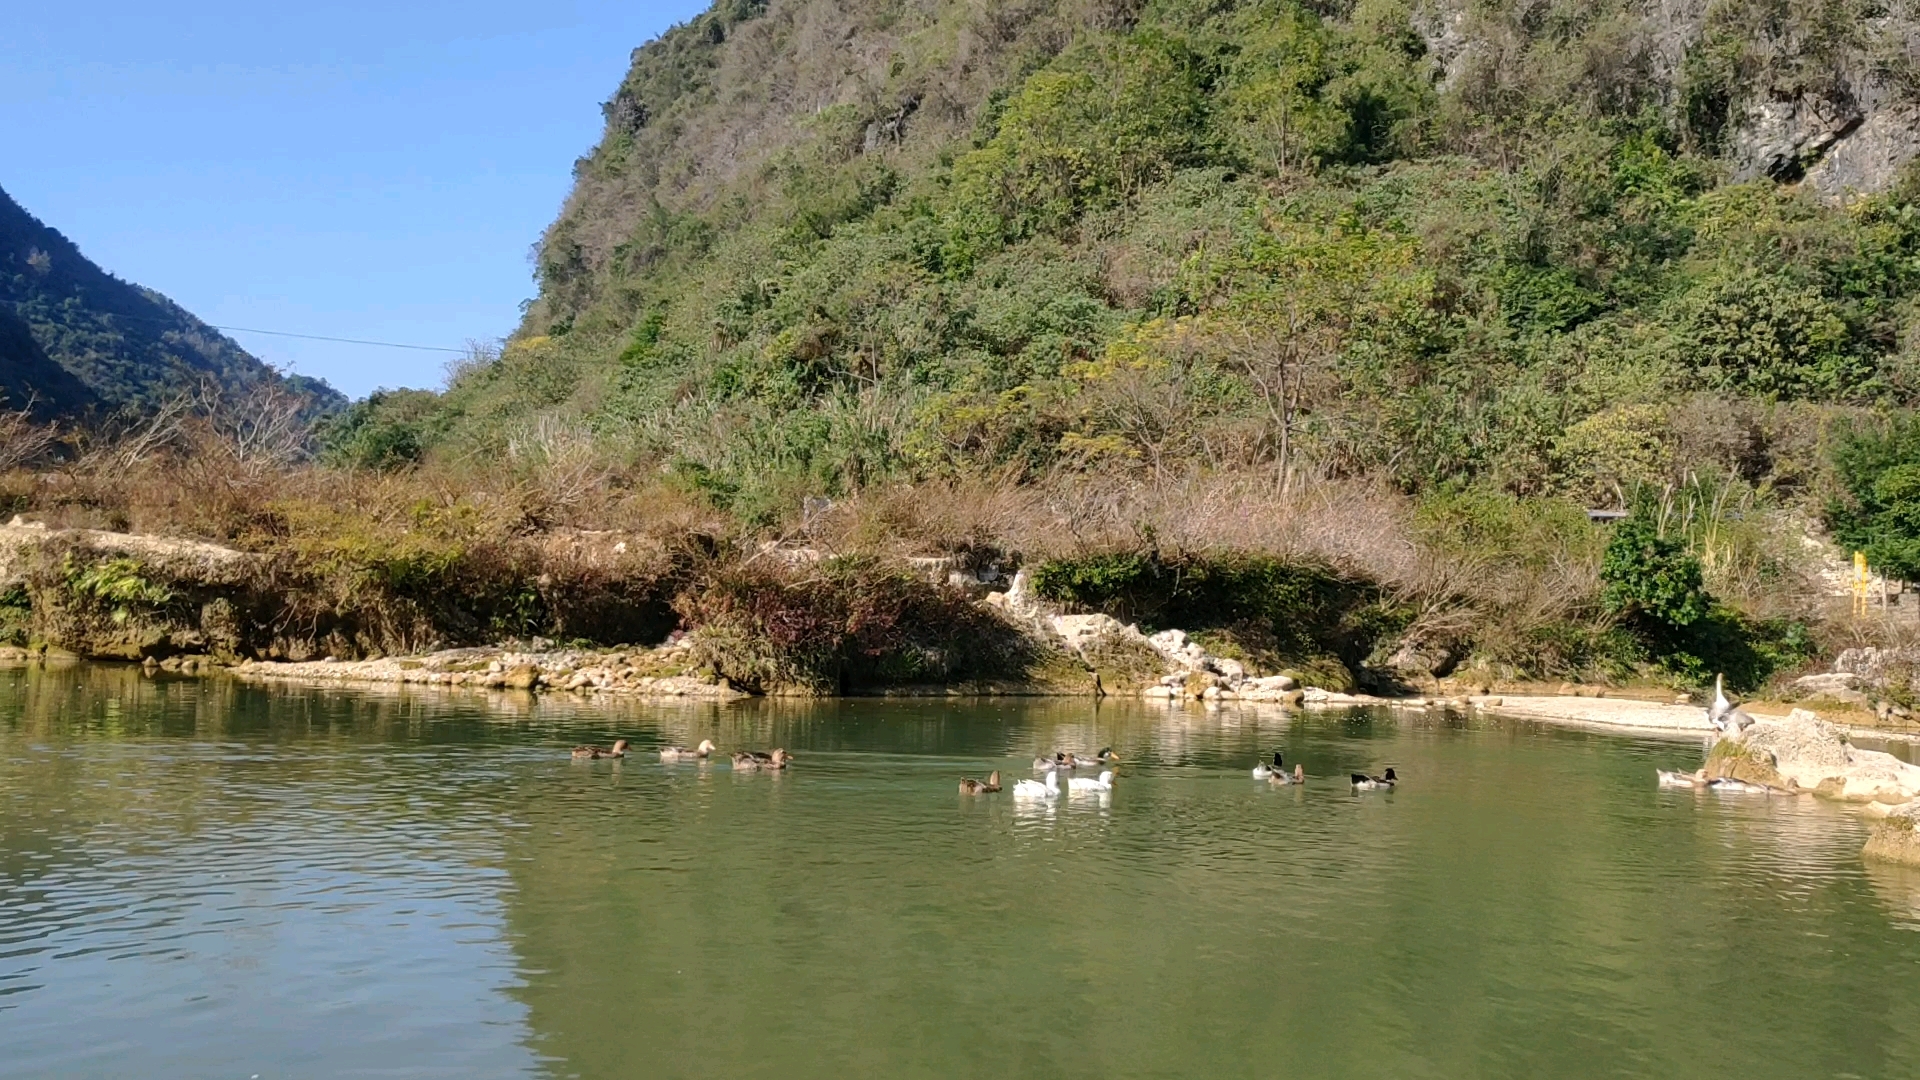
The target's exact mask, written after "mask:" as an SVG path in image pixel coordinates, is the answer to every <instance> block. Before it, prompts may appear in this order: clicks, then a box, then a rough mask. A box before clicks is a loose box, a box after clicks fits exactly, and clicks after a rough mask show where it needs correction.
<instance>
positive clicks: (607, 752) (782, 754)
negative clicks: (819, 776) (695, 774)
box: [573, 739, 793, 772]
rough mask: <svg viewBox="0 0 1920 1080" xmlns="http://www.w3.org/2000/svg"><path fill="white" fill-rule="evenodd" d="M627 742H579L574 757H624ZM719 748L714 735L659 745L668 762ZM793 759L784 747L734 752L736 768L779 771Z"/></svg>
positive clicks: (699, 757)
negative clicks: (684, 743)
mask: <svg viewBox="0 0 1920 1080" xmlns="http://www.w3.org/2000/svg"><path fill="white" fill-rule="evenodd" d="M627 746H628V743H627V740H625V739H615V740H614V741H613V745H612V746H576V747H574V748H573V758H574V760H575V761H597V760H599V759H600V758H623V757H626V756H627ZM717 749H718V747H716V746H714V745H713V740H712V739H702V740H700V745H699V746H696V747H693V748H692V749H688V748H687V747H684V746H663V747H661V748H660V760H661V761H667V762H676V761H705V760H707V759H708V758H710V757H712V756H713V754H714V751H715V750H717ZM792 761H793V755H792V754H789V753H787V752H786V751H785V750H778V749H776V750H774V751H773V752H772V753H763V752H761V751H759V750H742V751H740V752H739V753H737V754H734V755H733V767H734V768H735V769H736V770H740V771H745V772H750V771H753V770H763V771H767V772H778V771H779V770H781V769H784V768H786V767H787V765H788V764H789V763H791V762H792Z"/></svg>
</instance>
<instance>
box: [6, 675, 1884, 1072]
mask: <svg viewBox="0 0 1920 1080" xmlns="http://www.w3.org/2000/svg"><path fill="white" fill-rule="evenodd" d="M616 735H624V736H627V737H629V738H631V739H632V740H633V741H634V744H635V747H636V750H637V751H642V753H639V754H638V755H637V756H635V757H633V758H630V759H628V760H626V761H624V762H604V761H603V762H575V761H572V760H570V759H569V757H568V754H567V748H568V747H569V746H571V745H573V744H574V743H576V742H582V741H594V742H606V741H608V740H610V739H611V738H612V737H613V736H616ZM702 737H710V738H713V739H714V740H715V741H716V742H718V743H719V744H720V745H721V746H722V747H723V748H730V747H741V746H748V747H757V748H763V749H765V748H771V747H773V746H784V747H786V748H788V749H790V750H792V751H793V752H794V753H795V754H796V755H797V760H796V762H795V764H794V765H793V767H792V769H791V770H790V771H789V772H787V773H786V774H784V775H751V774H736V773H734V772H733V771H732V770H731V769H730V768H728V767H727V766H726V765H725V764H724V763H719V764H715V765H710V766H695V765H681V766H666V765H661V764H660V763H658V762H657V761H655V760H651V759H652V758H653V756H654V755H651V754H647V753H644V751H645V750H647V749H650V748H653V747H657V746H659V745H662V744H665V743H686V744H691V743H693V742H696V741H698V740H699V739H700V738H702ZM1102 745H1111V746H1113V747H1114V749H1115V750H1116V751H1117V752H1118V753H1119V754H1120V755H1121V757H1122V758H1123V764H1122V765H1121V767H1120V777H1119V779H1118V781H1117V782H1116V786H1115V790H1114V792H1113V793H1112V794H1111V795H1110V796H1109V797H1107V798H1105V799H1101V798H1099V797H1088V796H1080V797H1076V798H1072V799H1066V800H1062V801H1061V802H1060V803H1059V804H1043V805H1038V806H1026V805H1022V804H1019V803H1016V802H1015V801H1014V800H1012V799H1010V798H1009V797H1008V796H1007V795H1005V794H1001V795H995V796H990V797H985V798H964V797H962V796H960V795H958V794H957V792H956V790H955V784H956V781H957V779H958V778H959V777H960V776H962V775H976V776H984V775H985V773H986V772H987V771H988V770H990V769H994V768H998V769H1000V770H1001V771H1002V772H1003V773H1004V774H1005V779H1006V780H1007V781H1008V782H1009V783H1011V781H1012V780H1013V779H1014V778H1015V777H1025V776H1028V775H1030V774H1031V759H1032V758H1033V756H1034V754H1035V753H1036V752H1038V751H1050V750H1052V749H1054V748H1064V749H1077V750H1091V749H1095V748H1097V747H1099V746H1102ZM1274 749H1280V750H1283V751H1284V752H1285V753H1286V755H1287V761H1288V762H1289V763H1291V762H1293V761H1295V760H1298V761H1300V762H1302V763H1303V764H1304V765H1305V766H1306V770H1307V772H1308V774H1309V781H1308V783H1307V784H1306V785H1305V787H1304V788H1271V787H1269V786H1268V785H1267V784H1265V783H1260V782H1256V781H1254V780H1252V779H1251V778H1250V777H1249V776H1248V769H1249V768H1250V767H1251V765H1252V764H1253V763H1254V761H1255V760H1257V759H1258V758H1259V757H1260V756H1261V755H1263V754H1266V753H1270V752H1271V751H1272V750H1274ZM1699 755H1700V746H1699V744H1698V743H1697V742H1693V741H1685V740H1678V741H1677V740H1673V739H1660V738H1648V737H1635V736H1627V735H1620V734H1611V733H1595V732H1586V731H1569V730H1561V729H1554V728H1549V727H1542V726H1537V725H1534V724H1531V723H1527V722H1523V721H1509V720H1498V719H1488V718H1468V717H1464V716H1458V715H1438V714H1436V715H1432V716H1427V717H1423V718H1410V717H1406V716H1397V715H1389V714H1386V713H1378V712H1353V713H1347V714H1341V713H1313V714H1307V715H1299V714H1283V713H1279V712H1263V713H1222V712H1203V711H1199V710H1192V711H1180V710H1173V711H1170V710H1167V709H1165V708H1159V707H1145V706H1140V705H1130V704H1120V703H1114V702H1107V703H1105V704H1102V705H1099V706H1095V705H1094V704H1093V703H1091V702H1085V701H1050V702H1018V701H993V702H986V703H959V702H945V701H931V702H907V701H898V702H885V701H860V702H827V703H818V704H799V703H781V702H768V701H758V702H746V703H741V704H736V705H731V706H717V705H683V706H675V705H660V704H639V703H621V704H613V705H607V704H598V703H585V702H567V701H562V700H560V699H558V698H541V699H538V700H534V699H531V698H527V697H521V696H505V695H501V696H497V697H491V698H490V697H483V696H479V695H461V696H456V695H448V694H435V693H431V692H420V693H410V694H398V693H375V692H364V693H362V692H347V691H341V690H337V689H326V690H321V689H306V688H267V687H260V686H254V685H248V684H243V683H239V682H236V681H232V680H228V679H224V678H216V679H207V680H192V679H180V680H154V679H149V678H146V677H144V676H142V675H141V674H140V673H138V672H137V671H135V670H132V669H128V668H120V667H107V666H80V667H69V668H48V669H45V670H41V669H29V670H22V669H14V670H6V671H0V1077H42V1076H99V1077H236V1078H249V1077H255V1076H257V1077H261V1078H263V1080H264V1078H276V1077H347V1076H354V1077H359V1076H383V1077H389V1076H404V1077H437V1076H447V1077H507V1076H522V1075H525V1076H541V1077H547V1076H552V1077H587V1078H597V1077H742V1076H752V1077H783V1078H785V1077H798V1078H806V1077H836V1078H839V1077H852V1076H880V1075H885V1076H888V1077H892V1078H899V1077H947V1076H955V1075H960V1074H963V1073H983V1072H984V1073H989V1074H996V1075H1002V1076H1016V1077H1056V1076H1057V1077H1078V1076H1088V1077H1092V1076H1107V1077H1113V1076H1125V1077H1136V1076H1138V1077H1147V1076H1152V1077H1238V1076H1248V1077H1255V1076H1257V1077H1270V1076H1275V1075H1283V1074H1287V1073H1297V1074H1302V1075H1311V1076H1320V1077H1396V1078H1404V1077H1587V1076H1647V1077H1655V1076H1658V1077H1674V1076H1706V1075H1714V1076H1737V1077H1789V1076H1791V1077H1802V1076H1860V1077H1914V1076H1920V933H1917V932H1916V931H1917V930H1920V875H1915V874H1913V873H1911V872H1906V871H1900V870H1896V869H1892V868H1886V867H1880V866H1877V865H1869V864H1863V862H1862V861H1861V859H1860V856H1859V849H1860V845H1861V843H1862V842H1863V839H1864V829H1863V827H1862V825H1861V823H1860V822H1859V820H1858V819H1857V817H1856V816H1855V815H1854V814H1853V813H1852V812H1851V811H1848V810H1846V809H1844V808H1841V807H1836V806H1832V805H1829V804H1826V803H1822V802H1817V801H1815V800H1811V799H1798V800H1772V801H1769V800H1767V799H1765V798H1754V797H1735V796H1700V795H1695V794H1693V793H1691V792H1667V791H1660V790H1657V789H1656V788H1655V786H1654V776H1653V773H1654V769H1655V768H1656V767H1675V766H1683V765H1684V766H1688V767H1691V766H1692V765H1694V764H1697V762H1698V760H1699ZM1388 765H1392V766H1394V767H1395V768H1396V769H1397V771H1398V774H1399V775H1400V777H1401V784H1400V786H1399V787H1398V788H1397V789H1396V790H1394V791H1392V792H1390V793H1386V792H1371V793H1364V794H1356V793H1354V792H1353V791H1352V790H1351V788H1350V786H1349V784H1348V783H1347V781H1346V780H1345V776H1346V774H1347V773H1348V772H1350V771H1353V770H1368V771H1376V772H1377V771H1379V770H1380V769H1382V768H1384V767H1385V766H1388Z"/></svg>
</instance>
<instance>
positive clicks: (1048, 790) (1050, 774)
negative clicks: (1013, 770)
mask: <svg viewBox="0 0 1920 1080" xmlns="http://www.w3.org/2000/svg"><path fill="white" fill-rule="evenodd" d="M1058 794H1060V774H1059V773H1058V772H1055V771H1054V770H1052V769H1048V770H1047V782H1046V783H1044V784H1043V783H1041V782H1040V781H1038V780H1022V781H1020V782H1019V783H1017V784H1015V785H1013V797H1014V798H1016V799H1051V798H1053V797H1054V796H1056V795H1058Z"/></svg>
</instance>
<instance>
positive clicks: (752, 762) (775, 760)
mask: <svg viewBox="0 0 1920 1080" xmlns="http://www.w3.org/2000/svg"><path fill="white" fill-rule="evenodd" d="M792 760H793V755H792V754H789V753H787V752H786V751H785V750H775V751H774V752H773V753H771V754H763V753H761V752H759V751H758V750H742V751H741V752H739V753H737V754H735V755H733V767H734V768H736V769H741V770H744V771H752V770H754V769H766V770H769V771H778V770H780V769H784V768H786V767H787V763H788V762H790V761H792Z"/></svg>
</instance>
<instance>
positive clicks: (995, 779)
mask: <svg viewBox="0 0 1920 1080" xmlns="http://www.w3.org/2000/svg"><path fill="white" fill-rule="evenodd" d="M999 790H1000V770H998V769H995V770H994V771H993V772H991V773H988V774H987V778H986V779H985V780H975V779H974V778H973V777H971V776H967V777H962V778H961V780H960V794H962V795H986V794H989V793H991V792H995V791H999Z"/></svg>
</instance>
